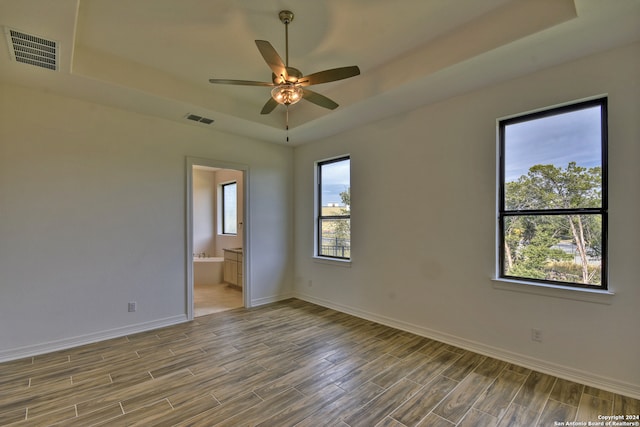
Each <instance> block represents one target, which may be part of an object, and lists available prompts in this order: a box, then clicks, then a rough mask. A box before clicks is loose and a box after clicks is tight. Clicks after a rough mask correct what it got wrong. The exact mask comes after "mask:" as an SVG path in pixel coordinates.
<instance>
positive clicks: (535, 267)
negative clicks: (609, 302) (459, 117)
mask: <svg viewBox="0 0 640 427" xmlns="http://www.w3.org/2000/svg"><path fill="white" fill-rule="evenodd" d="M594 120H595V121H597V126H593V123H592V122H593V121H594ZM521 125H524V126H521ZM510 126H514V127H518V126H520V128H514V129H510ZM549 128H551V129H549ZM585 130H586V132H585ZM500 150H501V156H500V158H501V168H500V176H501V183H500V212H499V223H500V229H499V230H500V246H501V247H500V251H499V253H500V276H501V277H506V278H509V277H512V278H518V279H525V280H533V281H542V282H551V283H557V284H563V285H567V286H581V287H598V288H605V289H606V219H607V212H606V185H605V184H606V175H605V174H604V172H603V171H604V170H605V168H606V162H605V161H604V159H605V158H606V156H605V155H604V154H605V152H606V99H599V100H595V101H589V102H585V103H580V104H575V105H572V106H568V107H562V108H558V109H553V110H549V111H545V112H541V113H535V114H531V115H527V116H522V117H518V118H515V119H508V120H505V121H502V122H500ZM510 150H511V151H512V152H511V153H510V152H509V151H510ZM540 151H542V153H540ZM585 151H587V152H586V153H585ZM569 159H576V160H569ZM563 161H567V163H565V164H564V165H563V164H561V163H562V162H563ZM578 161H580V162H581V163H583V164H582V165H579V164H578ZM533 162H535V163H534V164H532V163H533ZM538 162H540V163H538ZM526 167H528V169H527V170H526V171H525V170H524V168H526ZM518 171H520V172H521V174H520V175H519V174H518ZM522 172H526V173H522ZM518 175H519V176H518Z"/></svg>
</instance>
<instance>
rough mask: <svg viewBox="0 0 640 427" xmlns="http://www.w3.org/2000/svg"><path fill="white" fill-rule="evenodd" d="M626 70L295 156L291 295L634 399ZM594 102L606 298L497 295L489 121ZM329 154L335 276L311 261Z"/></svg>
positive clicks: (632, 107) (629, 69) (524, 87)
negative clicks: (345, 172) (601, 120)
mask: <svg viewBox="0 0 640 427" xmlns="http://www.w3.org/2000/svg"><path fill="white" fill-rule="evenodd" d="M638 70H640V45H638V44H635V45H633V46H629V47H626V48H621V49H617V50H613V51H609V52H605V53H602V54H599V55H597V56H593V57H589V58H585V59H582V60H579V61H575V62H571V63H567V64H565V65H562V66H558V67H555V68H553V69H548V70H543V71H539V72H537V73H535V74H532V75H529V76H526V77H523V78H519V79H516V80H512V81H507V82H504V83H502V84H499V85H496V86H493V87H489V88H486V89H483V90H478V91H475V92H473V93H469V94H466V95H462V96H459V97H456V98H453V99H450V100H446V101H443V102H440V103H438V104H435V105H431V106H425V107H423V108H419V109H416V110H414V111H411V112H409V113H407V114H402V115H399V116H397V117H393V118H390V119H387V120H383V121H379V122H377V123H374V124H371V125H367V126H363V127H362V128H360V129H357V130H354V131H350V132H347V133H343V134H340V135H337V136H334V137H331V138H328V139H326V140H322V141H318V142H314V143H313V144H309V145H305V146H302V147H299V148H296V150H295V153H294V160H295V171H294V182H295V187H294V200H295V228H294V236H295V248H296V260H295V267H294V276H295V290H296V294H297V295H298V296H300V297H301V298H303V299H307V300H309V301H314V302H317V303H320V304H324V305H326V306H330V307H335V308H338V309H341V310H344V311H347V312H351V313H354V314H357V315H360V316H363V317H367V318H371V319H374V320H378V321H382V322H384V323H388V324H392V325H395V326H399V327H402V328H405V329H408V330H412V331H415V332H418V333H422V334H424V335H427V336H432V337H436V338H438V339H442V340H445V341H449V342H452V343H454V344H458V345H461V346H464V347H467V348H470V349H474V350H476V351H480V352H483V353H485V354H490V355H494V356H496V357H501V358H503V359H506V360H513V361H519V362H520V363H521V364H525V365H528V366H530V367H534V368H537V369H539V370H544V371H547V372H551V373H555V374H556V375H560V376H564V377H570V378H573V379H577V380H580V381H582V382H585V383H587V384H593V385H597V386H600V387H602V388H608V389H610V390H616V391H620V392H624V393H625V394H629V395H633V396H636V397H638V396H640V369H639V368H638V366H639V365H638V361H640V340H639V339H638V338H639V334H638V327H639V325H640V309H639V303H640V286H639V285H640V280H639V279H638V277H639V275H640V273H639V270H638V267H637V264H638V259H639V255H640V250H639V249H638V242H640V225H639V223H638V219H639V218H640V215H639V212H640V168H639V167H638V161H640V144H639V141H640V120H639V118H640V108H639V104H640V84H639V83H640V78H639V76H640V73H638ZM604 93H608V94H609V166H610V169H609V190H610V193H609V206H610V211H609V212H610V216H609V254H610V264H609V267H610V287H611V289H612V290H614V291H615V293H616V295H615V296H613V297H612V298H610V301H609V302H610V304H600V303H593V302H585V301H576V300H572V299H565V298H558V297H556V296H544V295H534V294H530V293H521V292H513V291H508V290H502V289H496V288H495V287H494V283H493V282H492V280H491V278H492V277H493V276H494V272H495V262H496V259H495V222H496V221H495V220H496V119H497V118H500V117H504V116H507V115H512V114H516V113H520V112H526V111H530V110H533V109H538V108H542V107H546V106H551V105H555V104H559V103H564V102H567V101H572V100H577V99H581V98H585V97H591V96H594V95H598V94H604ZM341 154H351V167H352V170H351V185H352V192H351V194H352V206H351V215H352V216H351V218H352V254H353V255H352V256H353V262H352V264H351V266H350V267H348V268H347V267H344V266H336V265H331V264H326V263H319V262H317V261H315V262H314V260H313V259H312V256H311V255H312V253H313V197H314V196H313V194H314V188H313V174H314V161H316V160H321V159H325V158H329V157H333V156H338V155H341ZM604 299H605V300H606V298H604ZM531 328H539V329H541V330H542V332H543V342H542V343H537V342H532V341H531V332H530V331H531Z"/></svg>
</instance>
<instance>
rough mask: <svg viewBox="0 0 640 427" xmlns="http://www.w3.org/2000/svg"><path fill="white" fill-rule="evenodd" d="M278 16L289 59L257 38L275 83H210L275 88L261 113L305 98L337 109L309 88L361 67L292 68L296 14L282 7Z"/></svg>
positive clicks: (212, 80) (347, 76) (221, 81)
mask: <svg viewBox="0 0 640 427" xmlns="http://www.w3.org/2000/svg"><path fill="white" fill-rule="evenodd" d="M278 17H279V18H280V21H281V22H282V23H283V24H284V26H285V46H286V51H285V54H286V55H285V61H284V62H283V61H282V58H281V57H280V55H278V52H276V50H275V49H274V48H273V46H272V45H271V43H269V42H268V41H266V40H256V46H257V47H258V51H259V52H260V54H261V55H262V58H263V59H264V60H265V62H266V63H267V65H268V66H269V68H270V69H271V71H272V81H273V83H270V82H257V81H250V80H229V79H209V82H211V83H215V84H230V85H244V86H267V87H273V89H272V90H271V97H270V98H269V100H268V101H267V102H266V103H265V104H264V106H263V107H262V111H261V112H260V113H261V114H269V113H270V112H272V111H273V110H274V109H275V108H276V107H277V106H278V105H284V106H285V107H287V112H288V107H289V105H293V104H295V103H297V102H299V101H300V100H302V99H306V100H307V101H309V102H311V103H313V104H316V105H318V106H320V107H323V108H328V109H330V110H333V109H335V108H337V107H338V104H337V103H336V102H334V101H333V100H331V99H329V98H327V97H326V96H324V95H321V94H319V93H317V92H314V91H311V90H309V89H307V87H308V86H311V85H316V84H321V83H329V82H334V81H337V80H342V79H347V78H349V77H354V76H357V75H359V74H360V69H359V68H358V67H357V66H355V65H352V66H349V67H340V68H333V69H330V70H324V71H319V72H317V73H313V74H309V75H304V74H302V72H301V71H300V70H298V69H296V68H294V67H290V66H289V24H290V23H291V21H293V17H294V14H293V12H291V11H289V10H282V11H280V13H279V14H278Z"/></svg>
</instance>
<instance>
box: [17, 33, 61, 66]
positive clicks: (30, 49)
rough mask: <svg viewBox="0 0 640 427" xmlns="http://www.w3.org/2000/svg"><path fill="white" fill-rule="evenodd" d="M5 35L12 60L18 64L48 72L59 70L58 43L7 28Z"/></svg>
mask: <svg viewBox="0 0 640 427" xmlns="http://www.w3.org/2000/svg"><path fill="white" fill-rule="evenodd" d="M5 34H6V36H7V42H8V43H9V52H10V53H11V58H13V59H15V60H16V61H17V62H22V63H24V64H30V65H35V66H36V67H42V68H46V69H48V70H54V71H55V70H57V69H58V50H59V46H58V43H57V42H55V41H53V40H47V39H43V38H42V37H38V36H34V35H31V34H27V33H24V32H22V31H18V30H14V29H11V28H6V29H5Z"/></svg>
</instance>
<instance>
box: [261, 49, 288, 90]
mask: <svg viewBox="0 0 640 427" xmlns="http://www.w3.org/2000/svg"><path fill="white" fill-rule="evenodd" d="M256 46H258V50H259V51H260V54H261V55H262V57H263V58H264V60H265V62H266V63H267V65H268V66H269V68H271V71H273V73H274V74H275V75H276V76H278V77H281V78H282V79H283V80H284V81H287V80H289V74H288V73H287V67H286V66H285V65H284V62H282V58H280V55H278V52H276V50H275V49H274V48H273V46H271V43H269V42H268V41H266V40H256Z"/></svg>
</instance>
